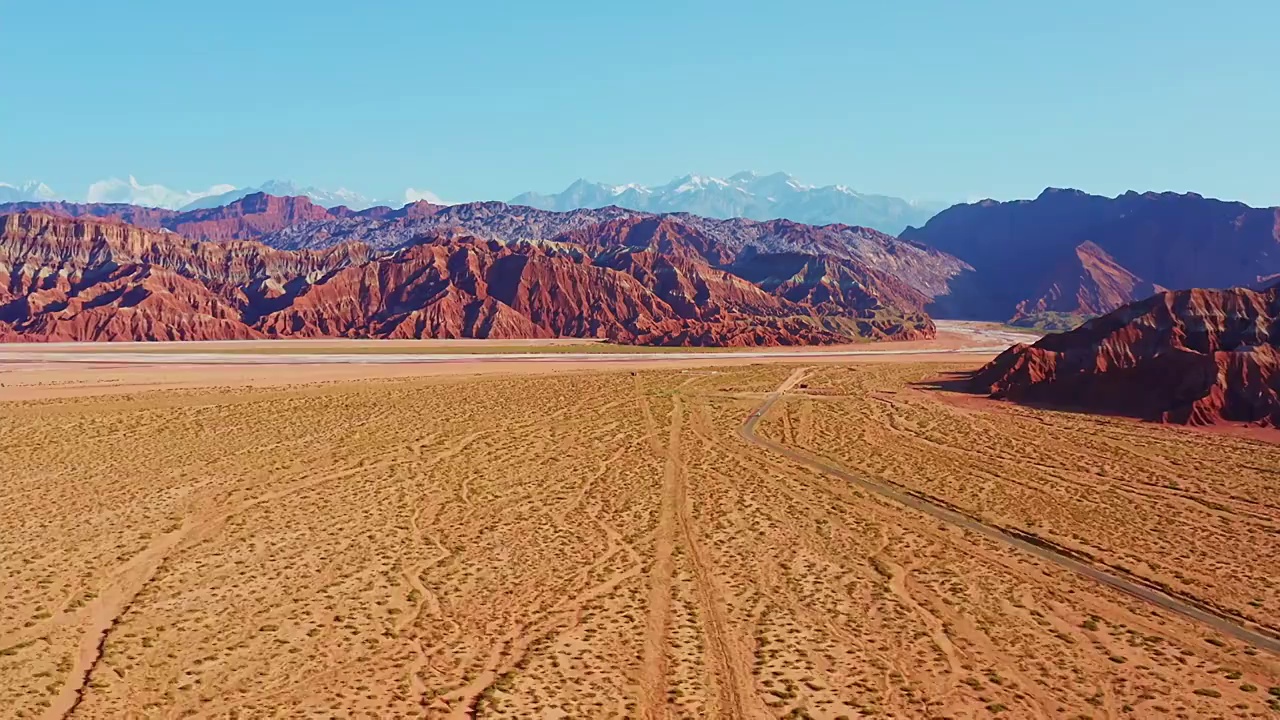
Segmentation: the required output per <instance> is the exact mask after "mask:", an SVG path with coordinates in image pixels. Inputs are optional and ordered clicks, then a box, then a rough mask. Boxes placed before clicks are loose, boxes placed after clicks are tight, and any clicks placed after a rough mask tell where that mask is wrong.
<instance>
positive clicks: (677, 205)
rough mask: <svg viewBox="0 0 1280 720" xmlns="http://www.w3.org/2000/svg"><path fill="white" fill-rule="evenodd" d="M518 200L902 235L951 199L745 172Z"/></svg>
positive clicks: (588, 186)
mask: <svg viewBox="0 0 1280 720" xmlns="http://www.w3.org/2000/svg"><path fill="white" fill-rule="evenodd" d="M511 203H512V204H513V205H528V206H531V207H536V208H540V209H543V210H561V211H567V210H575V209H578V208H599V207H605V206H608V205H617V206H619V207H625V208H630V209H633V210H643V211H647V212H687V213H693V214H695V215H702V216H705V217H719V218H730V217H745V218H751V219H753V220H770V219H773V218H787V219H789V220H795V221H796V222H802V223H808V224H812V225H827V224H830V223H843V224H845V225H862V226H864V227H870V228H874V229H876V230H879V231H881V232H886V233H889V234H891V235H897V234H898V233H900V232H902V230H904V229H905V228H906V227H907V226H908V225H915V226H917V227H919V226H922V225H923V224H924V223H925V222H926V221H927V220H928V219H929V218H931V217H933V215H934V214H935V213H937V212H938V211H940V210H942V209H944V208H945V207H947V204H946V203H928V202H916V201H911V200H904V199H902V198H896V197H890V196H887V195H868V194H864V193H860V192H856V191H854V190H851V189H850V188H848V187H846V186H844V185H828V186H825V187H816V186H814V185H805V184H803V183H801V182H799V181H798V180H796V179H795V178H793V177H792V176H790V175H787V174H786V173H773V174H771V175H760V174H757V173H754V172H740V173H738V174H736V175H732V176H730V177H728V178H717V177H708V176H704V175H685V176H684V177H680V178H676V179H675V180H672V181H671V182H669V183H667V184H666V185H661V186H658V187H652V188H651V187H646V186H644V185H636V184H628V185H608V184H605V183H596V182H590V181H587V180H577V181H575V182H574V183H573V184H572V185H570V186H569V187H567V188H565V190H564V191H563V192H560V193H556V194H553V195H543V194H539V193H533V192H528V193H524V194H522V195H518V196H516V197H514V198H512V200H511Z"/></svg>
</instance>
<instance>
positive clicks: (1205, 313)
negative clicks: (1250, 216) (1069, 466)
mask: <svg viewBox="0 0 1280 720" xmlns="http://www.w3.org/2000/svg"><path fill="white" fill-rule="evenodd" d="M971 383H972V389H973V390H975V391H978V392H984V393H989V394H990V395H991V396H992V397H996V398H1008V399H1010V400H1015V401H1023V402H1031V403H1043V404H1047V405H1053V406H1060V407H1068V408H1077V409H1083V410H1090V411H1097V412H1105V413H1115V414H1122V415H1129V416H1135V417H1141V418H1146V419H1151V420H1159V421H1164V422H1173V423H1190V424H1208V423H1213V422H1217V421H1219V420H1227V421H1238V422H1247V423H1256V424H1261V425H1271V426H1276V427H1280V285H1277V286H1274V287H1272V288H1271V289H1270V290H1267V291H1265V292H1255V291H1252V290H1247V289H1243V288H1233V289H1230V290H1183V291H1178V292H1164V293H1160V294H1158V295H1155V296H1153V297H1151V298H1149V299H1147V300H1144V301H1141V302H1137V303H1133V304H1131V305H1126V306H1124V307H1122V308H1120V309H1119V310H1116V311H1114V312H1112V313H1110V314H1108V315H1104V316H1102V317H1099V318H1095V319H1094V320H1091V321H1089V322H1087V323H1085V324H1084V325H1082V326H1081V327H1079V328H1077V329H1076V330H1073V331H1071V332H1068V333H1062V334H1058V335H1048V336H1045V337H1044V338H1042V339H1041V340H1039V341H1038V342H1036V343H1035V344H1034V345H1015V346H1014V347H1011V348H1009V349H1008V350H1006V351H1005V352H1004V353H1002V354H1001V355H1000V356H999V357H997V358H996V359H995V360H993V361H992V362H990V363H989V364H987V366H986V367H984V368H982V369H981V370H980V371H978V372H977V373H976V374H975V375H974V377H973V379H972V381H971Z"/></svg>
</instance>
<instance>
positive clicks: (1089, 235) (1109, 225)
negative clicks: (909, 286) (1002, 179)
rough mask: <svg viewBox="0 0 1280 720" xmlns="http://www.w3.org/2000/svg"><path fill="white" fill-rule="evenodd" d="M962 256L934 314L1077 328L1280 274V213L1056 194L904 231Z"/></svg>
mask: <svg viewBox="0 0 1280 720" xmlns="http://www.w3.org/2000/svg"><path fill="white" fill-rule="evenodd" d="M901 238H902V239H903V240H910V241H913V242H917V243H921V244H923V245H927V246H929V247H932V248H935V249H937V250H941V251H943V252H945V253H949V254H951V255H954V256H956V257H958V258H960V259H961V260H964V261H965V262H966V263H968V264H969V265H970V266H972V269H971V270H966V271H964V272H962V273H960V274H959V275H957V276H956V277H954V278H952V279H951V281H950V283H949V286H950V287H949V291H948V292H947V293H945V294H942V295H939V296H937V297H935V298H934V302H933V304H932V305H930V306H929V312H930V314H932V315H934V316H935V317H943V318H965V319H977V320H1001V321H1008V322H1013V323H1014V324H1018V325H1026V326H1034V327H1040V328H1044V329H1050V330H1065V329H1069V328H1072V327H1075V326H1076V325H1077V324H1079V323H1080V322H1081V321H1082V320H1084V319H1087V318H1089V317H1094V316H1097V315H1101V314H1104V313H1108V312H1111V311H1112V310H1115V309H1116V308H1118V307H1121V306H1122V305H1125V304H1127V303H1131V302H1134V301H1136V300H1141V299H1143V298H1146V297H1148V296H1150V295H1151V294H1152V293H1155V292H1159V291H1162V290H1166V289H1169V290H1177V289H1184V288H1228V287H1234V286H1243V287H1253V288H1258V287H1262V286H1263V285H1265V284H1266V283H1268V282H1273V281H1274V280H1275V279H1276V278H1280V207H1271V208H1254V207H1249V206H1248V205H1245V204H1244V203H1238V202H1226V201H1223V200H1214V199H1212V198H1205V197H1202V196H1200V195H1197V194H1195V193H1185V194H1179V193H1171V192H1164V193H1155V192H1147V193H1136V192H1127V193H1124V194H1123V195H1118V196H1116V197H1114V198H1108V197H1102V196H1100V195H1090V194H1088V193H1084V192H1081V191H1079V190H1070V189H1058V188H1049V189H1047V190H1045V191H1044V192H1042V193H1041V194H1040V196H1039V197H1037V198H1035V199H1034V200H1015V201H1012V202H997V201H995V200H984V201H982V202H978V203H971V204H963V205H956V206H954V207H951V208H948V209H947V210H944V211H942V212H940V213H938V214H937V215H936V216H935V217H933V218H932V219H931V220H929V222H928V223H926V224H925V225H924V227H921V228H914V227H913V228H908V229H907V230H906V231H904V232H903V233H902V234H901Z"/></svg>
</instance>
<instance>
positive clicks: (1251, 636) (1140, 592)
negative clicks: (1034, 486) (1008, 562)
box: [738, 369, 1280, 654]
mask: <svg viewBox="0 0 1280 720" xmlns="http://www.w3.org/2000/svg"><path fill="white" fill-rule="evenodd" d="M804 372H805V371H804V370H803V369H801V370H797V371H796V372H795V373H793V374H792V375H791V377H789V378H787V380H785V381H784V382H783V383H782V384H781V385H779V386H778V388H777V389H776V390H774V391H773V392H772V393H770V394H769V395H768V396H767V398H766V399H765V401H764V402H763V403H761V405H760V406H759V407H758V408H757V409H756V410H755V411H754V412H752V413H751V414H750V415H749V416H747V420H746V422H744V423H743V424H742V425H741V426H740V427H739V428H738V435H739V436H740V437H741V438H742V439H743V440H744V441H746V442H748V443H751V444H753V445H757V446H760V447H763V448H765V449H767V450H770V451H772V452H774V453H777V454H778V455H781V456H782V457H785V458H787V459H788V460H791V461H792V462H796V463H799V464H801V465H804V466H807V467H809V468H810V469H812V470H815V471H817V472H819V473H822V474H824V475H827V476H829V477H833V478H836V479H839V480H842V481H844V482H847V483H849V484H851V485H853V486H855V487H858V488H859V489H861V490H864V491H866V492H869V493H872V494H874V495H878V496H880V497H882V498H885V499H887V500H890V501H891V502H893V503H895V504H897V505H899V506H902V507H907V508H911V509H913V510H917V511H919V512H921V513H924V514H925V515H929V516H931V517H933V518H935V519H937V520H941V521H942V522H944V523H947V524H948V525H953V526H955V527H958V528H960V529H962V530H967V531H969V532H973V533H976V534H977V535H981V536H983V537H987V538H990V539H992V540H996V541H998V542H1000V543H1003V544H1005V545H1008V546H1010V547H1013V548H1015V549H1017V550H1021V551H1022V552H1024V553H1026V554H1028V555H1031V556H1033V557H1035V558H1037V559H1039V560H1042V561H1045V562H1048V563H1051V564H1054V565H1057V566H1058V567H1060V568H1063V569H1065V570H1068V571H1071V572H1074V573H1076V574H1078V575H1081V576H1083V577H1086V578H1088V579H1090V580H1093V581H1095V582H1097V583H1098V584H1100V585H1103V586H1106V587H1109V588H1111V589H1112V590H1116V591H1118V592H1120V593H1123V594H1125V595H1128V596H1129V597H1132V598H1134V599H1137V600H1140V601H1142V602H1145V603H1147V604H1149V605H1151V606H1153V607H1156V608H1159V609H1161V610H1167V611H1169V612H1173V613H1177V614H1179V615H1181V616H1182V617H1184V618H1187V619H1189V620H1192V621H1195V622H1197V623H1199V624H1201V625H1202V626H1206V627H1209V628H1212V629H1213V630H1215V631H1217V632H1220V633H1222V634H1224V635H1229V636H1231V637H1234V638H1235V639H1236V640H1239V641H1241V642H1244V643H1247V644H1249V645H1252V646H1254V647H1256V648H1259V649H1262V650H1266V651H1267V652H1270V653H1274V654H1280V636H1277V635H1275V634H1273V633H1272V632H1271V630H1270V629H1269V628H1264V627H1259V626H1253V625H1251V624H1246V623H1245V622H1244V621H1242V619H1241V618H1238V617H1236V616H1233V615H1230V614H1227V613H1224V612H1223V611H1221V610H1220V609H1219V608H1217V607H1215V606H1211V605H1209V604H1207V603H1205V602H1203V601H1201V600H1200V599H1198V598H1195V597H1191V596H1184V595H1181V594H1174V593H1172V592H1169V591H1167V590H1166V589H1165V588H1163V587H1159V586H1156V585H1154V584H1151V583H1150V581H1147V580H1145V579H1144V578H1141V577H1138V576H1128V575H1122V574H1118V573H1117V572H1114V571H1113V570H1114V569H1113V568H1111V567H1110V566H1107V565H1103V564H1100V563H1096V562H1094V561H1093V560H1092V559H1091V558H1088V557H1085V556H1081V555H1079V554H1075V553H1072V552H1071V551H1069V550H1068V549H1066V548H1060V547H1058V546H1056V545H1053V544H1052V543H1050V542H1049V541H1047V540H1045V539H1044V538H1041V537H1039V536H1036V535H1031V534H1029V533H1026V532H1025V531H1021V530H1017V529H1013V528H1006V527H1001V526H998V525H990V524H987V523H985V522H983V521H982V520H980V519H978V518H976V517H972V516H970V515H966V514H964V513H963V512H960V511H959V509H958V508H952V507H949V506H947V505H945V504H943V503H941V502H938V501H935V499H933V498H929V497H926V496H924V495H921V494H919V493H915V492H912V491H909V490H907V489H905V488H900V487H897V486H893V485H889V484H885V483H882V482H879V481H877V480H872V479H870V478H868V477H865V476H861V475H855V474H853V473H850V472H848V471H846V470H844V469H843V468H841V467H839V466H837V465H834V464H832V463H831V462H829V461H827V460H825V459H822V458H819V457H818V456H816V455H813V454H812V453H809V452H806V451H803V450H797V449H795V448H791V447H788V446H786V445H784V444H782V443H780V442H777V441H775V440H772V439H770V438H766V437H761V436H760V435H758V434H757V433H756V426H757V425H758V424H759V423H760V420H761V418H763V417H764V415H765V414H766V413H768V412H769V410H770V409H771V408H772V407H773V405H774V404H775V403H776V402H777V401H778V399H779V398H780V397H782V396H783V394H785V393H786V392H787V391H788V390H790V389H791V387H792V386H794V385H795V384H796V383H797V382H799V380H800V378H801V377H803V374H804Z"/></svg>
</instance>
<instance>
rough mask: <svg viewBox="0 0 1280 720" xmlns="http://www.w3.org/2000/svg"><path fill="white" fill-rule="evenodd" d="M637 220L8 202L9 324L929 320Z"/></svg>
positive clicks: (175, 331) (894, 329) (724, 325)
mask: <svg viewBox="0 0 1280 720" xmlns="http://www.w3.org/2000/svg"><path fill="white" fill-rule="evenodd" d="M263 197H266V196H263ZM277 200H278V199H277ZM271 206H272V203H270V202H267V203H266V204H265V205H264V206H263V207H265V208H268V209H269V208H270V207H271ZM301 207H303V208H304V209H303V210H302V212H309V211H307V210H305V207H306V206H305V205H304V206H301ZM277 209H278V210H280V212H286V211H287V208H277ZM218 210H221V209H215V210H214V211H210V212H213V213H214V215H216V214H217V211H218ZM273 214H274V213H273ZM216 219H217V218H216V217H214V218H211V219H210V220H209V222H214V221H216ZM644 222H647V221H641V220H638V219H637V220H635V223H636V225H634V226H628V227H623V226H619V227H617V228H614V229H612V230H610V231H608V232H600V233H595V234H592V235H589V236H587V237H584V238H583V239H582V244H578V243H574V242H571V240H572V239H573V238H568V237H566V238H561V239H558V240H556V241H551V242H501V241H498V240H491V239H489V240H486V239H479V238H476V237H473V236H470V235H468V234H466V233H463V232H460V231H447V230H439V229H437V230H435V231H433V232H432V233H429V234H426V235H422V236H420V237H418V238H417V240H416V241H415V242H414V243H412V244H410V245H407V246H405V247H401V248H398V249H395V250H391V251H378V250H374V249H372V248H370V247H369V246H368V245H365V244H362V243H354V242H344V243H341V244H338V245H335V246H332V247H328V248H325V249H321V250H294V251H290V250H277V249H274V248H270V247H267V246H265V245H262V244H260V243H256V242H251V241H230V242H196V241H192V240H188V239H185V238H183V237H181V236H179V235H177V234H174V233H171V232H166V231H162V230H148V229H142V228H138V227H134V226H131V225H127V224H124V223H122V222H119V221H112V220H98V219H87V218H74V219H73V218H66V217H55V216H52V215H46V214H43V213H31V212H27V213H18V214H12V215H3V216H0V339H5V340H196V339H219V338H251V337H323V336H340V337H398V338H399V337H449V338H452V337H495V338H515V337H553V336H570V337H599V338H609V339H613V340H616V341H619V342H632V343H648V344H673V345H778V344H799V343H834V342H847V341H850V340H853V339H858V338H864V337H876V338H908V337H921V336H929V335H931V334H932V331H933V327H932V323H931V322H930V321H929V320H928V317H927V316H924V315H922V314H916V313H914V311H912V310H911V309H908V310H907V311H906V312H899V311H898V310H897V309H896V308H893V307H889V306H887V305H886V304H884V303H880V302H879V300H878V299H876V298H874V297H873V296H870V295H868V298H870V299H871V300H874V303H872V304H870V305H868V306H867V307H859V304H858V303H853V302H847V303H846V302H827V301H826V300H825V299H824V301H823V302H812V301H811V299H809V298H807V297H805V296H801V297H796V298H791V297H787V296H786V295H785V293H775V292H773V291H772V290H771V289H766V288H762V287H760V286H759V285H757V284H755V283H753V282H751V281H750V280H749V279H746V278H743V277H740V276H739V275H736V274H734V273H732V272H730V271H728V270H725V269H722V268H716V267H713V266H712V265H711V263H710V260H711V259H719V260H723V259H727V257H728V256H722V255H719V254H717V253H718V252H719V249H718V245H717V244H716V242H715V241H714V240H711V239H709V238H705V237H700V236H698V234H697V233H696V232H694V231H690V230H689V229H688V228H685V227H683V226H680V225H679V224H673V225H671V226H665V225H664V223H663V221H657V222H656V223H654V224H652V227H650V226H644ZM627 238H630V239H631V240H633V241H634V242H628V241H627ZM869 302H870V301H869Z"/></svg>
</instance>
